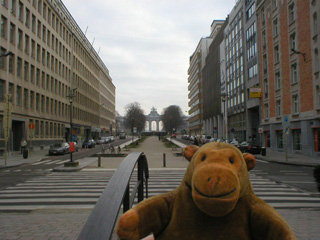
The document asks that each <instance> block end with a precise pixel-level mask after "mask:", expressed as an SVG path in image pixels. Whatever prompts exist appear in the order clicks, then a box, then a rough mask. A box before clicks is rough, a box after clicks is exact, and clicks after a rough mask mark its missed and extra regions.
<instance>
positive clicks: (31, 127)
mask: <svg viewBox="0 0 320 240" xmlns="http://www.w3.org/2000/svg"><path fill="white" fill-rule="evenodd" d="M28 128H29V129H30V130H33V129H34V123H33V122H31V123H29V124H28Z"/></svg>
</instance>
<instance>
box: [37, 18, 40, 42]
mask: <svg viewBox="0 0 320 240" xmlns="http://www.w3.org/2000/svg"><path fill="white" fill-rule="evenodd" d="M37 34H38V37H39V38H41V22H40V20H38V25H37Z"/></svg>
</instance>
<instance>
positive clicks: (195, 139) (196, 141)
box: [193, 136, 199, 146]
mask: <svg viewBox="0 0 320 240" xmlns="http://www.w3.org/2000/svg"><path fill="white" fill-rule="evenodd" d="M193 144H194V145H197V146H199V141H198V138H197V136H195V137H194V141H193Z"/></svg>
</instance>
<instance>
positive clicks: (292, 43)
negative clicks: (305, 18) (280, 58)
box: [290, 33, 296, 49]
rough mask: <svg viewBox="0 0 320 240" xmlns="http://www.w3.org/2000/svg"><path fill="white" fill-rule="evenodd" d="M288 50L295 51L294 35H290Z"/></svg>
mask: <svg viewBox="0 0 320 240" xmlns="http://www.w3.org/2000/svg"><path fill="white" fill-rule="evenodd" d="M290 48H291V49H296V33H292V34H291V35H290Z"/></svg>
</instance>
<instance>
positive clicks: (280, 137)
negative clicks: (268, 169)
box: [276, 131, 283, 148]
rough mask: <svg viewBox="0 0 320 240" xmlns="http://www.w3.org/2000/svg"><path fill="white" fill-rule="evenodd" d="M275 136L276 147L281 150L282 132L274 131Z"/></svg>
mask: <svg viewBox="0 0 320 240" xmlns="http://www.w3.org/2000/svg"><path fill="white" fill-rule="evenodd" d="M276 135H277V147H278V148H283V133H282V131H276Z"/></svg>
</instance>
